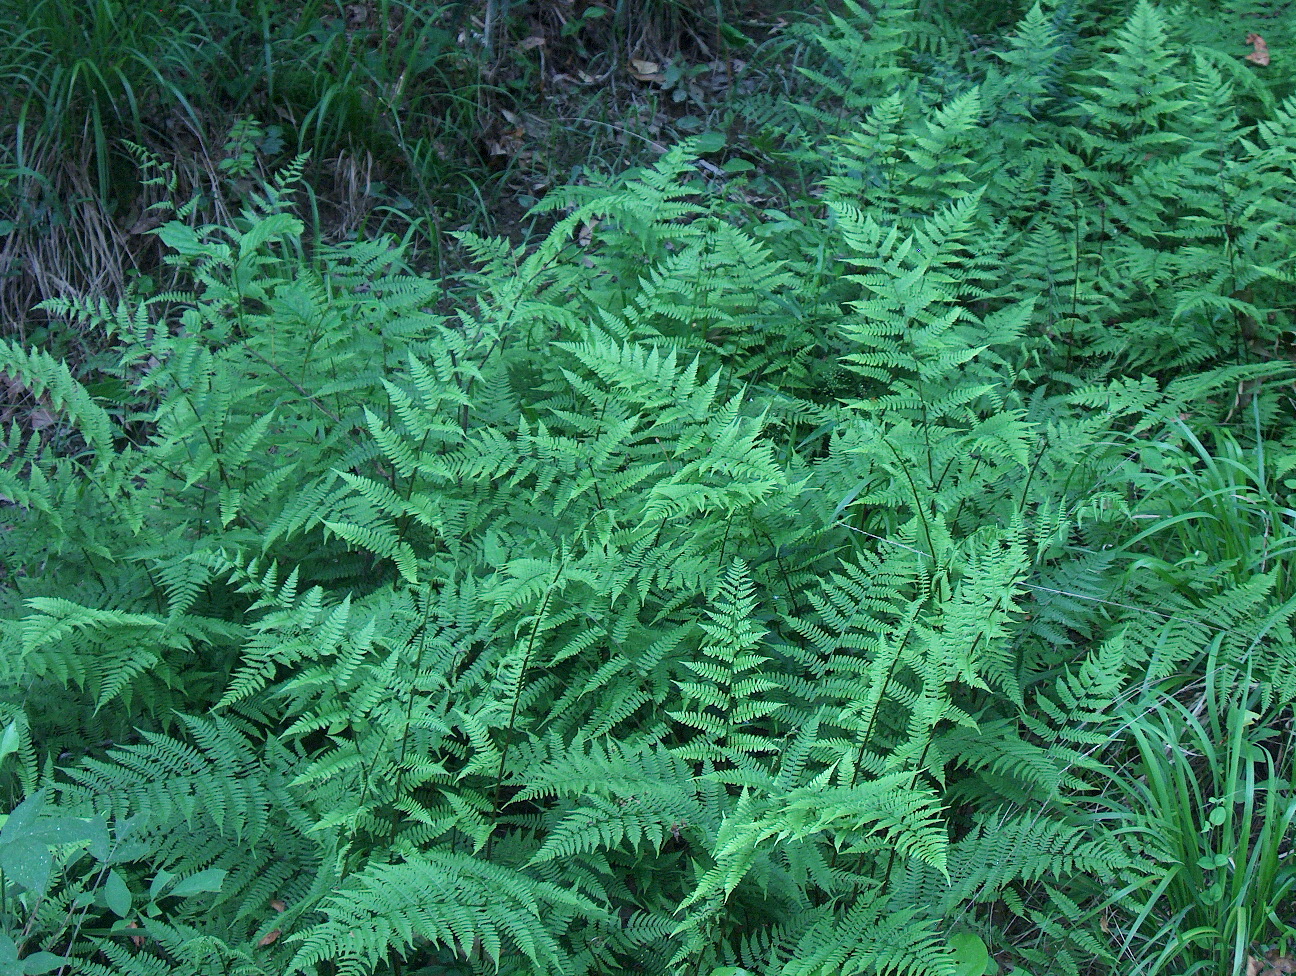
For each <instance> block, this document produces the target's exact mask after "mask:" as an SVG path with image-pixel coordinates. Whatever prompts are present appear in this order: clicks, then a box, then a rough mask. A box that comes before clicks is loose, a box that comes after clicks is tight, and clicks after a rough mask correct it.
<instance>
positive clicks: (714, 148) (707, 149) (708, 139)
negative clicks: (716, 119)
mask: <svg viewBox="0 0 1296 976" xmlns="http://www.w3.org/2000/svg"><path fill="white" fill-rule="evenodd" d="M724 147H725V137H724V133H723V132H703V133H700V134H699V135H698V136H696V137H695V138H694V140H693V148H694V150H695V151H696V152H697V154H698V155H699V156H705V155H707V154H708V153H715V152H719V151H720V150H721V149H723V148H724Z"/></svg>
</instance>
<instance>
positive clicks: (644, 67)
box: [630, 58, 666, 84]
mask: <svg viewBox="0 0 1296 976" xmlns="http://www.w3.org/2000/svg"><path fill="white" fill-rule="evenodd" d="M630 77H631V78H633V79H634V80H635V81H645V82H648V81H651V82H656V83H657V84H664V83H665V82H666V76H665V75H664V74H662V70H661V65H660V64H658V63H657V62H656V61H641V60H639V59H638V58H631V59H630Z"/></svg>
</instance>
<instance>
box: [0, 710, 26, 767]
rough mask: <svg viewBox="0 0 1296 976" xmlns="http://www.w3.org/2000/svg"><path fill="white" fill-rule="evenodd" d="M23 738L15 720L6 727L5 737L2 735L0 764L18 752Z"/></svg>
mask: <svg viewBox="0 0 1296 976" xmlns="http://www.w3.org/2000/svg"><path fill="white" fill-rule="evenodd" d="M21 741H22V737H21V736H20V735H19V733H18V720H17V719H14V720H13V721H12V722H10V723H9V724H8V725H6V726H5V730H4V735H0V762H2V761H4V759H5V757H6V756H10V755H12V754H13V753H15V752H17V751H18V744H19V742H21Z"/></svg>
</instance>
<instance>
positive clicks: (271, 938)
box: [257, 929, 282, 946]
mask: <svg viewBox="0 0 1296 976" xmlns="http://www.w3.org/2000/svg"><path fill="white" fill-rule="evenodd" d="M281 934H282V933H281V932H280V931H279V930H278V929H274V930H272V931H270V932H267V933H266V934H265V935H263V936H262V937H261V941H260V942H258V943H257V945H258V946H268V945H271V944H272V943H273V942H275V941H276V940H277V939H278V938H279V936H280V935H281Z"/></svg>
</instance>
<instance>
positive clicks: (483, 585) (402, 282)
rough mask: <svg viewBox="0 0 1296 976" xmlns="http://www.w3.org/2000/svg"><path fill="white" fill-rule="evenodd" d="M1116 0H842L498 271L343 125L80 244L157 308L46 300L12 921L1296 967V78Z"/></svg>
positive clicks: (135, 960)
mask: <svg viewBox="0 0 1296 976" xmlns="http://www.w3.org/2000/svg"><path fill="white" fill-rule="evenodd" d="M1113 6H1115V5H1110V4H1109V5H1093V6H1091V7H1089V8H1083V7H1082V6H1081V5H1079V4H1070V3H1051V4H1049V5H1047V6H1042V5H1038V4H1037V5H1035V6H1033V7H1032V8H1031V9H1030V10H1029V11H1027V12H1025V13H1024V14H1023V15H1022V17H1021V19H1020V21H1019V22H1018V23H1017V24H1016V25H1015V27H1014V28H1013V30H1012V31H1011V33H1010V34H1008V35H1007V36H1005V37H1003V38H1002V39H1001V42H1000V43H998V44H996V45H995V46H994V47H993V49H992V50H989V51H987V50H985V47H984V45H983V44H981V42H978V44H979V45H980V46H978V47H976V48H975V49H974V48H973V47H970V46H969V45H968V44H967V43H965V42H966V38H960V36H959V32H958V31H957V30H956V29H955V28H954V26H953V25H952V24H951V22H949V21H942V20H940V19H939V18H933V17H932V16H930V15H929V14H928V13H926V12H924V11H923V10H920V9H919V5H918V4H917V3H916V2H915V0H884V2H879V3H877V4H873V5H870V7H869V8H865V7H864V6H861V5H858V4H855V3H851V2H847V3H845V4H844V5H843V10H842V12H841V13H840V14H839V15H836V16H834V17H832V18H831V19H830V21H829V22H828V23H827V24H825V25H824V26H823V27H822V28H821V29H820V30H819V31H818V32H817V33H816V34H815V35H814V36H813V45H812V46H810V47H807V48H806V49H805V51H804V52H803V53H802V54H801V55H799V58H800V60H799V61H798V62H797V65H798V66H799V67H801V68H804V71H802V72H799V73H798V75H797V78H803V79H805V84H808V85H811V86H813V87H814V88H815V89H816V90H818V91H820V92H823V93H824V94H823V97H822V98H806V99H798V100H792V101H788V100H786V99H784V100H781V101H770V102H768V103H765V102H761V101H760V100H758V99H753V100H752V102H751V104H750V105H749V106H748V110H749V112H750V116H751V120H752V123H751V124H752V125H753V126H756V125H757V124H758V122H759V124H762V125H764V126H765V129H764V132H765V136H764V137H763V138H765V139H766V143H765V148H764V149H760V148H757V147H755V146H752V147H749V148H748V149H744V148H743V147H742V146H741V145H740V144H739V143H737V142H729V143H725V142H723V141H721V140H718V139H716V138H698V139H692V140H686V141H684V142H682V143H680V144H678V145H675V146H673V147H672V148H670V149H669V150H668V151H666V152H665V153H664V154H663V155H661V157H660V158H659V159H658V160H657V161H656V163H655V164H654V165H651V166H644V167H639V168H636V169H633V170H631V171H628V172H626V173H623V174H621V175H619V176H614V177H607V178H604V179H593V178H591V179H589V180H587V181H585V182H584V183H583V184H582V185H573V186H570V187H566V188H564V189H562V190H560V191H556V192H553V193H551V194H549V195H548V196H547V197H546V199H545V200H544V201H542V202H541V203H540V204H538V210H537V214H538V215H545V219H547V220H549V221H550V222H551V223H552V228H551V229H550V230H549V231H548V232H547V233H546V234H544V235H543V236H542V238H540V239H539V240H537V241H535V242H533V243H532V244H530V245H525V246H519V245H515V244H514V243H511V242H509V241H507V240H503V239H497V238H491V237H486V236H478V235H474V234H471V233H466V232H465V233H462V234H460V236H459V244H460V246H461V247H462V248H463V249H464V251H465V253H467V254H469V255H471V256H472V258H473V262H474V268H475V270H474V271H473V272H471V273H469V274H466V275H464V276H462V277H461V278H458V279H455V280H449V279H434V278H429V277H426V276H422V275H420V274H418V273H416V272H415V271H414V270H413V269H412V268H411V265H410V261H409V255H408V253H407V248H406V247H405V246H403V244H402V242H400V241H397V240H396V239H394V238H392V237H389V236H388V237H378V238H375V239H373V240H368V241H363V240H359V241H351V242H345V243H342V244H338V245H323V244H320V243H319V242H313V241H310V240H309V238H308V236H307V235H306V234H305V228H304V225H303V222H302V220H301V219H299V217H298V216H296V215H294V213H293V212H292V210H291V207H290V199H291V196H292V194H293V193H294V191H295V190H296V189H297V188H298V187H300V185H301V183H300V180H301V176H302V167H303V166H304V165H305V163H304V160H299V161H298V162H296V163H294V164H292V165H289V166H288V167H287V168H285V169H284V170H282V171H281V172H280V173H279V174H278V175H277V176H276V177H275V178H274V179H272V180H270V181H269V182H266V183H264V184H262V185H261V186H260V187H259V188H256V189H251V188H249V190H248V193H247V195H246V199H245V201H244V205H243V207H242V209H241V211H240V212H238V213H236V214H232V215H231V216H230V219H229V220H226V221H218V222H202V221H199V220H197V219H196V217H195V214H196V211H195V209H194V207H193V205H192V204H186V203H183V202H182V201H175V202H174V204H173V207H172V211H165V212H162V213H161V216H162V218H163V219H165V222H163V223H162V224H161V226H159V227H158V228H157V229H156V231H155V232H154V234H155V236H156V238H157V240H158V242H159V244H160V246H161V247H163V248H164V249H165V251H166V254H167V260H168V262H169V263H170V265H171V266H172V268H173V270H174V274H175V276H176V280H177V281H179V282H181V283H182V287H178V288H175V289H167V290H165V291H161V292H156V293H151V294H147V296H146V297H140V298H138V299H136V300H131V301H123V302H121V303H119V304H116V305H112V304H110V303H107V302H102V301H96V300H94V299H84V298H65V299H60V300H52V301H49V302H46V303H45V306H44V308H45V311H46V312H47V313H48V314H50V315H51V316H53V317H56V318H57V319H59V320H62V321H67V322H69V323H75V324H77V325H78V327H80V328H83V329H86V330H98V331H99V332H100V333H101V334H102V335H103V336H105V337H106V338H107V339H108V340H109V345H110V348H111V349H112V356H111V357H110V359H108V360H105V361H103V362H102V363H100V364H99V365H98V367H97V368H96V370H95V371H94V373H93V375H92V376H89V377H78V376H75V375H74V374H73V372H72V371H71V370H70V369H69V368H68V366H67V365H66V364H65V363H63V362H62V361H60V360H59V359H57V358H56V357H54V356H51V355H50V354H49V353H48V352H46V351H42V350H41V349H39V348H33V347H24V346H23V345H22V344H20V343H17V342H5V343H3V344H0V372H3V375H4V377H5V378H6V382H8V383H12V384H16V385H18V386H20V387H21V388H22V389H23V390H24V391H26V393H27V394H28V395H30V396H31V397H33V398H36V400H37V402H38V403H39V404H40V407H39V409H40V411H42V413H41V416H40V418H39V422H38V421H37V420H36V419H33V418H32V417H28V418H26V419H25V420H24V421H18V422H14V423H11V424H10V426H9V428H8V431H7V433H6V435H5V440H4V447H3V452H4V463H3V466H0V494H2V495H3V496H4V502H5V507H4V508H3V512H4V516H5V524H4V525H3V526H0V529H2V530H3V531H0V566H3V572H4V577H3V580H2V588H0V728H2V729H3V733H2V734H0V762H2V763H3V765H0V774H2V778H0V789H3V790H4V797H5V800H4V801H5V804H6V809H9V810H10V811H11V812H10V813H9V815H8V817H7V819H6V821H5V822H4V824H3V827H0V959H3V961H4V964H5V965H6V966H7V967H8V968H9V969H10V970H12V971H15V972H23V973H32V974H36V973H42V972H59V973H68V974H70V973H84V974H87V976H118V974H122V976H125V974H131V976H137V974H138V976H162V974H168V976H171V974H174V976H180V974H192V976H210V974H214V973H227V974H236V973H237V974H242V976H253V974H267V976H269V974H274V976H281V974H285V973H319V974H330V976H332V974H357V976H358V974H368V973H383V974H386V973H391V974H414V973H421V974H428V976H432V974H438V976H445V974H470V973H487V972H491V973H495V972H499V973H504V974H515V976H523V974H527V976H534V974H571V976H578V974H591V976H592V974H609V976H610V974H620V973H654V974H656V973H672V974H674V973H679V974H689V976H695V974H696V976H744V974H747V976H753V974H758V976H776V974H777V976H829V974H833V976H841V974H849V973H903V974H941V976H954V974H959V976H971V974H983V973H995V972H1004V973H1008V972H1012V973H1016V974H1018V976H1026V974H1044V973H1048V974H1055V973H1056V974H1064V973H1065V974H1077V976H1079V974H1086V976H1088V974H1099V973H1104V974H1113V976H1114V974H1118V973H1120V974H1124V973H1131V972H1137V973H1142V974H1153V973H1158V974H1171V973H1206V972H1210V973H1219V974H1231V976H1239V974H1241V973H1246V972H1248V971H1249V970H1250V969H1257V970H1258V969H1259V968H1260V967H1261V966H1263V965H1268V964H1269V963H1273V965H1275V966H1277V965H1278V964H1279V963H1282V964H1283V965H1285V964H1286V962H1285V961H1284V960H1285V959H1286V958H1287V957H1286V955H1285V954H1286V953H1287V952H1288V951H1289V949H1290V946H1291V939H1292V938H1293V937H1294V936H1296V931H1293V907H1294V906H1293V892H1292V884H1293V880H1294V879H1296V875H1294V874H1293V866H1292V864H1291V862H1290V849H1289V845H1290V826H1291V823H1292V819H1293V817H1294V816H1296V807H1294V806H1293V803H1294V802H1296V801H1294V800H1293V793H1292V782H1291V780H1292V724H1291V714H1292V712H1291V710H1292V706H1293V702H1296V678H1294V677H1293V676H1294V675H1296V640H1294V639H1293V633H1292V625H1291V617H1292V613H1293V611H1294V610H1296V602H1293V601H1294V600H1296V596H1294V592H1293V586H1292V573H1291V566H1290V558H1291V552H1292V548H1293V546H1292V542H1291V539H1292V538H1293V534H1294V533H1296V522H1294V521H1293V520H1294V519H1296V506H1293V503H1292V492H1293V488H1296V481H1294V480H1293V477H1292V472H1293V469H1296V443H1293V441H1292V438H1291V436H1290V434H1289V432H1288V431H1289V429H1290V421H1291V418H1292V406H1293V404H1292V382H1293V370H1292V368H1291V363H1290V361H1289V356H1288V350H1289V342H1288V340H1289V338H1290V330H1291V328H1292V321H1291V316H1292V308H1293V304H1292V301H1291V284H1292V275H1293V268H1292V255H1293V253H1296V249H1294V248H1293V243H1296V242H1294V241H1293V230H1292V228H1293V227H1296V219H1294V218H1296V213H1293V204H1292V200H1291V194H1290V192H1289V190H1290V173H1291V171H1292V166H1293V164H1294V163H1296V100H1294V99H1293V98H1292V97H1291V96H1290V94H1289V93H1286V92H1284V88H1285V87H1287V86H1288V83H1289V80H1290V75H1289V74H1287V75H1284V74H1283V73H1282V72H1283V71H1287V70H1288V69H1285V68H1282V67H1277V68H1276V70H1275V71H1274V72H1272V73H1271V74H1272V77H1271V76H1270V75H1265V74H1261V73H1260V72H1259V70H1258V66H1255V65H1253V64H1251V65H1249V64H1248V63H1245V62H1242V61H1241V60H1240V56H1241V54H1243V53H1245V51H1246V50H1247V49H1246V48H1245V47H1244V46H1243V45H1241V38H1240V37H1239V38H1238V44H1237V47H1238V50H1236V51H1233V50H1231V49H1230V50H1223V49H1222V48H1220V47H1218V46H1214V47H1213V46H1211V45H1212V44H1216V45H1218V42H1217V41H1211V40H1203V36H1202V29H1201V28H1200V25H1199V23H1198V22H1197V21H1191V20H1188V19H1186V18H1187V14H1186V11H1187V8H1185V7H1178V8H1174V9H1168V8H1166V9H1163V8H1160V7H1157V6H1154V5H1152V4H1151V3H1148V2H1145V0H1143V2H1139V3H1138V4H1136V5H1134V6H1133V7H1131V8H1130V9H1129V10H1127V11H1119V12H1118V11H1114V10H1109V9H1107V8H1108V7H1113ZM1194 16H1200V14H1199V13H1195V14H1194ZM1218 16H1219V17H1220V21H1219V23H1220V24H1222V25H1224V24H1227V26H1228V29H1229V30H1230V31H1232V30H1234V26H1235V25H1234V21H1233V20H1232V19H1230V18H1234V17H1239V16H1240V14H1238V13H1237V11H1233V10H1227V11H1225V12H1224V13H1222V14H1218ZM1240 26H1241V27H1246V28H1247V30H1255V31H1263V29H1264V27H1263V23H1257V24H1256V25H1249V24H1241V25H1240ZM1245 32H1246V31H1242V33H1245ZM1218 36H1225V35H1224V33H1223V32H1222V29H1221V32H1220V33H1219V34H1217V35H1212V37H1218ZM1275 49H1276V47H1275ZM1230 58H1233V59H1235V61H1230V60H1229V59H1230ZM1277 60H1278V59H1277V58H1275V62H1277ZM936 66H939V69H940V70H935V68H936ZM797 78H792V77H789V79H788V86H789V88H788V90H789V91H791V92H803V91H805V89H804V88H802V87H801V85H802V82H801V81H798V80H797ZM760 120H763V122H760ZM780 132H782V133H784V134H785V137H784V136H780V135H779V133H780ZM761 153H764V154H766V158H765V159H764V163H765V164H768V167H769V174H770V179H771V180H772V181H778V183H779V185H780V186H781V187H782V191H781V192H783V196H782V198H781V199H780V200H779V201H778V202H777V204H773V203H771V202H770V200H769V199H768V198H767V197H766V196H765V195H764V194H766V193H768V192H770V189H769V188H770V186H772V185H773V183H772V182H771V183H770V184H767V185H766V186H765V187H764V188H763V189H761V190H760V192H759V193H757V192H756V191H753V190H752V189H751V186H752V182H753V181H754V179H755V177H754V176H751V175H748V174H750V173H751V169H750V168H749V167H746V166H744V165H742V163H743V162H744V161H746V162H750V160H749V159H748V156H752V157H756V156H759V155H760V154H761ZM160 185H162V186H163V187H165V186H166V183H165V182H164V183H162V184H160ZM171 185H172V187H174V184H171ZM798 187H803V188H804V191H801V190H798V189H797V188H798ZM171 217H174V218H175V219H168V218H171Z"/></svg>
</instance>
